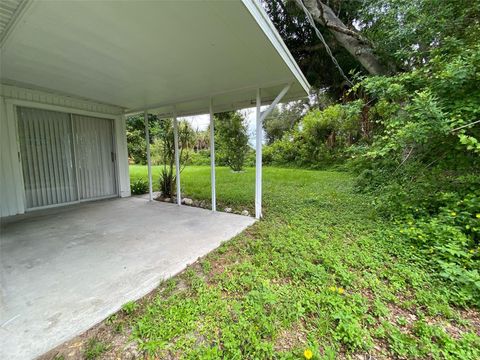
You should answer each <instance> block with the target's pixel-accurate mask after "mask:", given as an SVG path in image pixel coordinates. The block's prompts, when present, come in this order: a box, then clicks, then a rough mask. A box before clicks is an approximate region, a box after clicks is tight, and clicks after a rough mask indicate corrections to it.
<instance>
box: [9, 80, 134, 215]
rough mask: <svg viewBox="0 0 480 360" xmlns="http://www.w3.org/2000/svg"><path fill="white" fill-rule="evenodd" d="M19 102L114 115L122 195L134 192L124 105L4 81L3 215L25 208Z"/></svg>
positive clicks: (78, 112)
mask: <svg viewBox="0 0 480 360" xmlns="http://www.w3.org/2000/svg"><path fill="white" fill-rule="evenodd" d="M17 105H18V106H26V107H33V108H43V109H47V110H54V111H62V112H68V113H74V114H81V115H87V116H94V117H105V118H111V119H113V120H114V124H115V129H114V141H115V151H116V160H117V161H116V166H117V169H116V172H117V179H116V180H117V184H118V196H120V197H126V196H130V179H129V173H128V152H127V138H126V128H125V125H126V124H125V117H124V116H123V115H122V113H123V109H122V108H119V107H115V106H111V105H106V104H101V103H96V102H93V101H88V100H84V99H77V98H74V97H70V96H64V95H60V94H55V93H49V92H46V91H41V90H32V89H27V88H23V87H18V86H12V85H4V84H2V85H1V86H0V217H5V216H11V215H16V214H22V213H24V212H25V190H24V186H23V174H22V167H21V162H20V149H19V146H18V129H17V120H16V115H15V106H17Z"/></svg>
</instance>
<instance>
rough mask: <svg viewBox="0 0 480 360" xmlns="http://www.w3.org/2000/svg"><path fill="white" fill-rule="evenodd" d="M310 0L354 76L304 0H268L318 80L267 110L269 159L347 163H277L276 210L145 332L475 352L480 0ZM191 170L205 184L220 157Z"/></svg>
mask: <svg viewBox="0 0 480 360" xmlns="http://www.w3.org/2000/svg"><path fill="white" fill-rule="evenodd" d="M303 3H304V4H305V6H306V7H307V8H308V9H309V10H310V11H311V12H312V14H313V17H314V19H315V20H316V22H317V24H316V26H318V27H319V28H320V30H321V31H322V32H323V33H324V36H325V41H326V44H327V45H328V46H329V48H331V49H332V53H333V56H334V57H335V58H336V60H337V61H338V63H339V67H340V68H342V69H343V70H344V72H345V74H346V76H345V77H344V76H343V75H341V74H340V70H339V69H338V67H335V68H334V67H333V65H332V59H331V58H330V56H327V55H326V49H325V45H324V44H323V43H322V42H321V41H319V39H318V37H317V35H316V34H315V32H314V31H313V29H312V27H311V25H310V24H309V23H308V21H307V20H306V17H305V14H304V12H303V10H302V8H301V7H300V6H299V1H284V0H271V1H266V4H265V7H266V8H267V10H268V12H269V15H270V17H271V19H272V21H273V22H274V23H275V25H276V26H277V28H278V29H279V31H280V33H281V35H282V37H283V38H284V40H285V41H286V43H287V45H288V46H289V48H290V49H291V50H292V53H293V55H294V56H295V58H296V60H297V61H298V63H299V64H300V66H301V67H302V69H303V70H304V72H305V74H306V75H307V77H308V78H309V80H310V82H311V83H312V84H315V85H316V86H317V88H318V89H317V91H316V92H315V93H314V94H313V95H312V97H311V99H310V102H309V103H306V102H297V103H291V104H288V105H285V106H283V107H281V108H278V109H276V110H275V113H274V114H273V115H272V116H271V117H269V118H267V120H266V122H265V124H264V129H265V132H266V142H267V144H266V146H265V148H264V153H263V156H264V158H263V161H264V163H265V164H267V165H272V166H281V167H295V168H308V169H330V170H331V169H333V168H335V169H337V170H341V171H342V172H333V171H329V172H325V171H311V170H298V169H295V170H294V169H290V170H289V169H278V168H267V169H266V170H265V177H264V179H265V183H264V186H265V196H264V199H265V215H266V216H265V219H264V220H263V221H262V222H260V223H258V224H256V225H255V226H254V227H253V228H251V229H250V230H249V231H247V232H245V233H244V234H242V235H240V236H239V237H237V238H236V239H235V240H233V241H232V242H230V243H228V244H226V245H224V246H222V248H221V249H220V250H218V251H217V252H215V253H213V254H211V255H209V256H208V257H207V258H205V259H203V260H202V262H201V263H200V264H198V265H197V266H193V267H191V268H189V270H188V271H186V272H185V273H184V274H183V275H182V276H180V277H178V278H176V279H174V280H171V281H169V282H168V283H167V284H165V285H164V286H163V287H162V289H161V291H159V292H158V293H157V294H156V295H155V297H154V299H153V300H152V301H149V302H148V303H147V304H145V306H144V308H141V309H139V310H137V311H135V316H132V323H131V329H132V334H133V338H134V339H136V341H137V343H138V345H139V347H140V349H142V351H144V352H145V353H147V354H149V355H154V356H159V357H169V356H175V357H181V358H295V357H301V356H304V354H309V356H310V352H309V351H311V352H312V356H313V357H314V358H328V359H333V358H338V357H348V356H351V355H362V354H363V355H365V356H367V355H368V356H373V357H386V358H439V359H440V358H442V359H443V358H461V359H476V358H479V357H480V352H479V350H478V349H480V339H479V331H480V330H479V329H480V320H479V315H478V308H479V306H480V273H479V271H480V140H479V139H480V92H479V91H478V83H479V80H480V45H479V44H478V38H479V37H480V23H479V19H480V3H479V2H478V1H473V2H472V1H467V0H445V1H442V2H439V1H437V0H420V1H415V2H408V1H401V0H369V1H341V0H338V1H322V0H315V1H313V0H312V1H310V0H304V1H303ZM330 20H332V21H330ZM337 20H340V21H341V23H339V22H338V21H337ZM329 21H330V22H329ZM338 24H340V26H337V25H338ZM341 34H343V35H342V36H343V39H342V36H340V35H341ZM344 35H345V36H347V38H349V39H350V40H352V41H353V43H354V45H355V47H362V46H364V48H365V49H368V51H369V56H370V60H371V62H370V63H369V61H367V60H368V59H365V58H361V56H362V53H361V52H359V53H356V52H355V51H354V52H352V51H351V49H350V48H349V44H348V43H346V42H345V41H344V40H345V36H344ZM362 44H363V45H362ZM332 69H335V71H333V70H332ZM347 78H348V79H347ZM236 121H237V125H238V124H241V122H240V121H239V120H238V119H237V120H236ZM218 128H219V129H221V128H222V125H220V126H219V127H218ZM227 129H230V127H227ZM236 129H237V130H238V129H240V130H241V126H237V127H236ZM239 133H241V131H240V132H239V131H237V132H236V134H239ZM231 136H234V135H231ZM197 139H200V140H199V141H197V144H198V146H196V154H197V155H194V156H196V161H199V163H200V161H201V163H202V164H203V163H205V159H208V156H209V154H208V147H207V146H206V142H207V141H206V139H208V137H206V138H205V137H202V138H200V137H197ZM237 140H240V141H241V143H242V144H243V143H244V144H246V142H247V140H246V139H245V138H242V136H240V138H239V139H237V138H235V139H233V140H231V141H232V144H233V141H237ZM232 144H229V146H228V147H226V149H231V150H235V146H237V145H234V146H232ZM235 144H237V143H235ZM239 148H242V147H241V146H239ZM220 153H221V152H220ZM233 153H234V151H233ZM247 154H248V152H247ZM235 157H236V158H237V159H239V162H242V164H243V162H244V161H245V154H244V153H243V152H242V153H239V154H234V156H233V158H235ZM240 160H241V161H240ZM235 161H236V160H235ZM221 164H223V165H230V166H232V163H229V162H221ZM239 168H241V166H240V167H237V169H239ZM189 170H190V171H191V173H190V174H192V176H191V177H189V175H188V174H189V173H188V171H189ZM193 174H195V175H193ZM228 174H229V172H228V171H227V169H224V168H220V169H219V175H222V176H225V177H224V179H225V183H224V184H223V185H222V180H221V179H222V176H217V179H218V180H217V181H218V187H217V194H218V198H219V200H220V201H222V198H223V201H225V203H226V204H238V205H241V206H243V207H249V206H251V205H253V204H252V199H253V171H251V170H250V169H248V168H247V171H246V173H244V174H243V173H242V174H235V176H234V177H232V176H229V175H228ZM185 175H186V176H185V177H182V182H184V184H182V186H184V188H185V193H186V195H188V196H191V197H193V198H195V199H200V200H208V199H209V196H210V195H209V191H210V190H209V182H208V181H209V180H208V169H207V168H199V167H195V168H191V169H189V168H187V171H186V174H185ZM230 175H232V174H230ZM193 179H194V180H193ZM227 180H228V181H227ZM225 199H227V200H225ZM160 324H161V325H160Z"/></svg>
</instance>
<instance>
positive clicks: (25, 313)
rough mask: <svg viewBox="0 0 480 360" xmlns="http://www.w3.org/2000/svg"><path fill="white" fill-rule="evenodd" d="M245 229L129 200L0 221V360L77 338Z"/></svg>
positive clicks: (244, 222) (215, 216)
mask: <svg viewBox="0 0 480 360" xmlns="http://www.w3.org/2000/svg"><path fill="white" fill-rule="evenodd" d="M254 222H255V220H254V219H253V218H250V217H245V216H239V215H233V214H226V213H212V212H211V211H209V210H203V209H198V208H193V207H187V206H181V207H179V206H176V205H173V204H166V203H160V202H156V201H153V202H148V201H146V200H145V199H142V198H135V197H132V198H125V199H114V200H105V201H97V202H90V203H82V204H79V205H73V206H68V207H63V208H57V209H54V210H48V211H41V212H33V213H30V214H28V215H26V216H19V217H17V218H14V219H13V220H7V221H4V222H3V223H2V228H1V233H0V239H1V243H0V246H1V247H0V251H1V253H0V260H1V302H0V306H1V320H0V358H1V359H30V358H34V357H36V356H39V355H41V354H43V353H44V352H46V351H48V350H49V349H51V348H53V347H55V346H57V345H58V344H60V343H62V342H64V341H66V340H68V339H70V338H72V337H74V336H76V335H78V334H81V333H82V332H84V331H86V330H87V329H89V328H90V327H92V326H93V325H95V324H96V323H98V322H100V321H101V320H103V319H105V318H106V317H107V316H109V315H110V314H112V313H114V312H116V311H117V310H118V309H119V308H120V307H121V306H122V305H123V304H124V303H126V302H128V301H130V300H134V299H138V298H140V297H142V296H143V295H145V294H147V293H148V292H150V291H151V290H153V289H154V288H155V287H156V286H157V285H158V284H159V282H160V281H161V280H164V279H166V278H168V277H171V276H172V275H175V274H176V273H178V272H180V271H181V270H183V269H184V268H185V267H186V266H187V265H188V264H190V263H192V262H194V261H195V260H196V259H198V257H201V256H203V255H205V254H207V253H208V252H210V251H212V250H213V249H215V248H216V247H218V246H219V245H220V244H221V243H222V242H224V241H226V240H228V239H230V238H232V237H233V236H235V235H236V234H238V233H239V232H241V231H242V230H244V229H245V228H246V227H248V226H249V225H251V224H253V223H254Z"/></svg>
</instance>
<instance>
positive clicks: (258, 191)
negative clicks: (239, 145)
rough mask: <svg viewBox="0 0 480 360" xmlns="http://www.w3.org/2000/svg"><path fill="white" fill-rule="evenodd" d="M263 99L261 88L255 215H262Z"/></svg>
mask: <svg viewBox="0 0 480 360" xmlns="http://www.w3.org/2000/svg"><path fill="white" fill-rule="evenodd" d="M261 106H262V99H261V97H260V89H257V112H256V129H255V140H256V141H255V143H256V146H255V217H256V218H257V219H260V218H261V217H262V140H263V128H262V119H261V116H262V113H261V111H260V107H261Z"/></svg>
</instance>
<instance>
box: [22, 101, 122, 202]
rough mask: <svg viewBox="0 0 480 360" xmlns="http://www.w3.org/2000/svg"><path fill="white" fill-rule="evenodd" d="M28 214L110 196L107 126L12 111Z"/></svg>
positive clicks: (46, 112)
mask: <svg viewBox="0 0 480 360" xmlns="http://www.w3.org/2000/svg"><path fill="white" fill-rule="evenodd" d="M17 115H18V116H17V117H18V129H19V140H20V153H21V159H22V169H23V178H24V184H25V197H26V206H27V208H28V209H31V208H36V207H43V206H48V205H54V204H62V203H69V202H73V201H77V200H86V199H92V198H96V197H104V196H113V195H115V194H116V184H115V166H114V152H113V129H112V127H113V122H112V120H109V119H101V118H94V117H88V116H78V115H70V114H67V113H62V112H56V111H49V110H42V109H32V108H26V107H17Z"/></svg>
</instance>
